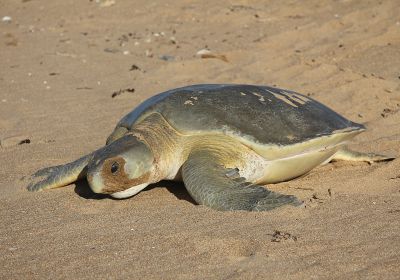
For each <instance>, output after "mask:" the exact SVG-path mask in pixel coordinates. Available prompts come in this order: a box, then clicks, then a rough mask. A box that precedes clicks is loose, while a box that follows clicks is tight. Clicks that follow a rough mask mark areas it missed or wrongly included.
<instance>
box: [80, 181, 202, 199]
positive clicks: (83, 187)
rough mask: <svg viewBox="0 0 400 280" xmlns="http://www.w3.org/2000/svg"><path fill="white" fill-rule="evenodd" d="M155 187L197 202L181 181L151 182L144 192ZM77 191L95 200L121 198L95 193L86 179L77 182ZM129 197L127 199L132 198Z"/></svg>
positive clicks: (82, 195)
mask: <svg viewBox="0 0 400 280" xmlns="http://www.w3.org/2000/svg"><path fill="white" fill-rule="evenodd" d="M155 188H166V189H167V190H168V191H169V192H170V193H172V194H173V195H174V196H175V197H176V198H177V199H179V200H186V201H188V202H190V203H192V204H197V203H196V202H195V201H194V200H193V198H192V197H191V196H190V195H189V193H188V192H187V190H186V188H185V185H184V184H183V183H180V182H172V181H161V182H158V183H156V184H151V185H150V186H148V187H147V188H146V189H144V190H143V191H142V192H148V191H151V190H152V189H155ZM74 191H75V193H76V194H77V195H79V196H80V197H82V198H85V199H94V200H102V199H112V200H121V199H119V198H113V197H111V196H110V195H107V194H100V193H94V192H93V191H92V190H91V189H90V187H89V184H88V182H87V181H86V180H79V181H77V182H76V183H75V189H74ZM130 198H131V197H128V198H126V199H130Z"/></svg>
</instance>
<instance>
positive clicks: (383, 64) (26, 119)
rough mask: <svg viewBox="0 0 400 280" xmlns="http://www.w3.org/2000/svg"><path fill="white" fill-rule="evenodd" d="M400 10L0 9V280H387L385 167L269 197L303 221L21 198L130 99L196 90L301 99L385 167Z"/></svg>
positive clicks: (394, 203)
mask: <svg viewBox="0 0 400 280" xmlns="http://www.w3.org/2000/svg"><path fill="white" fill-rule="evenodd" d="M398 4H399V3H398V1H397V0H388V1H384V0H383V1H345V0H343V1H318V0H313V1H298V2H297V1H291V0H290V1H289V0H284V1H245V0H243V1H234V3H230V2H229V1H208V0H207V1H168V2H167V1H150V2H149V1H144V0H138V1H128V0H126V1H122V0H115V1H110V0H108V1H71V0H65V1H50V0H43V1H34V0H32V1H29V0H23V1H2V2H1V3H0V16H1V17H4V16H9V17H11V21H9V20H8V19H7V18H5V19H3V21H1V22H0V36H1V40H0V61H1V67H0V140H1V144H2V147H1V148H0V166H1V168H0V192H1V194H0V220H1V226H0V278H1V279H95V278H96V279H124V278H125V279H398V277H399V273H400V233H399V226H400V159H396V160H394V161H392V162H388V163H376V164H372V165H369V164H367V163H350V162H337V163H330V164H328V165H326V166H323V167H319V168H317V169H315V170H313V171H312V172H311V173H309V174H308V175H306V176H304V177H301V178H298V179H296V180H292V181H289V182H284V183H280V184H276V185H270V186H269V187H270V188H271V189H273V190H276V191H280V192H283V193H291V194H294V195H296V196H298V197H299V198H301V199H302V200H304V201H305V203H306V208H290V207H288V208H281V209H276V210H274V211H270V212H262V213H251V212H240V211H239V212H217V211H213V210H211V209H209V208H206V207H203V206H198V205H195V204H194V203H193V201H192V200H191V198H190V197H189V195H188V194H187V192H186V191H185V189H184V186H183V185H181V184H177V183H171V182H161V183H159V184H157V185H156V186H153V187H150V188H148V189H147V190H146V191H143V192H141V193H140V194H138V195H137V196H135V197H133V198H131V199H126V200H112V199H110V198H108V197H104V196H99V195H94V194H93V193H91V192H90V191H89V190H88V184H87V182H86V181H81V182H79V183H77V184H74V185H71V186H68V187H65V188H60V189H56V190H50V191H45V192H40V193H30V192H28V191H27V190H26V189H25V187H26V185H27V184H28V182H29V179H28V178H29V175H30V174H32V173H33V172H35V171H36V170H38V169H40V168H43V167H46V166H50V165H56V164H62V163H66V162H68V161H71V160H74V159H76V158H78V157H79V156H81V155H84V154H86V153H89V152H91V151H93V150H95V149H97V148H99V147H101V146H102V145H104V143H105V139H106V138H107V136H108V134H109V133H111V131H112V130H113V128H114V126H115V124H116V122H117V121H118V120H119V119H120V118H121V117H122V116H123V115H124V114H126V113H128V112H129V111H130V110H132V108H134V107H135V106H137V105H138V104H139V103H140V102H141V101H143V100H145V99H147V98H148V97H150V96H152V95H154V94H156V93H158V92H161V91H164V90H167V89H170V88H175V87H179V86H184V85H189V84H195V83H249V84H266V85H275V86H278V87H282V88H287V89H292V90H295V91H298V92H301V93H304V94H307V95H309V96H311V97H312V98H315V99H317V100H319V101H321V102H323V103H325V104H327V105H328V106H330V107H331V108H333V109H334V110H336V111H337V112H339V113H341V114H343V115H344V116H345V117H347V118H349V119H351V120H353V121H355V122H360V123H363V124H365V125H366V126H367V127H368V130H367V131H366V132H365V133H363V134H361V135H360V136H358V137H357V138H356V139H354V141H352V142H351V144H350V146H351V148H353V149H357V150H360V151H367V152H372V151H374V152H379V153H383V154H388V155H393V156H399V153H400V149H399V140H400V112H399V110H400V86H399V84H400V72H399V65H400V16H399V15H400V6H399V5H398ZM204 48H208V49H209V50H210V51H211V52H212V53H213V54H216V55H217V58H200V57H199V56H196V53H197V52H198V51H199V50H202V49H204ZM113 94H114V95H115V96H114V97H112V95H113ZM26 142H29V143H26Z"/></svg>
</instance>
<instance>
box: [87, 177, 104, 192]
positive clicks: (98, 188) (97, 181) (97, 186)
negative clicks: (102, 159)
mask: <svg viewBox="0 0 400 280" xmlns="http://www.w3.org/2000/svg"><path fill="white" fill-rule="evenodd" d="M87 181H88V183H89V186H90V188H91V189H92V191H93V192H94V193H103V188H104V184H103V179H102V178H101V176H100V174H99V172H96V173H91V174H90V173H89V174H88V175H87Z"/></svg>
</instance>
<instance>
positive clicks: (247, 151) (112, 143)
mask: <svg viewBox="0 0 400 280" xmlns="http://www.w3.org/2000/svg"><path fill="white" fill-rule="evenodd" d="M364 130H365V127H364V126H363V125H361V124H357V123H354V122H352V121H349V120H347V119H346V118H344V117H342V116H340V115H339V114H337V113H335V112H334V111H332V110H331V109H329V108H328V107H326V106H324V105H322V104H321V103H319V102H317V101H315V100H313V99H311V98H310V97H307V96H304V95H301V94H299V93H296V92H293V91H289V90H282V89H278V88H274V87H268V86H255V85H224V84H202V85H193V86H187V87H182V88H177V89H173V90H169V91H166V92H163V93H160V94H158V95H155V96H153V97H151V98H150V99H148V100H146V101H144V102H143V103H142V104H141V105H139V106H138V107H137V108H136V109H134V110H133V111H132V112H130V113H129V114H127V115H126V116H125V117H123V118H122V119H121V121H120V122H119V123H118V124H117V126H116V128H115V130H114V132H113V133H112V134H111V135H110V136H109V137H108V139H107V142H106V145H105V146H104V147H102V148H100V149H98V150H96V151H95V152H92V153H90V154H88V155H86V156H84V157H82V158H80V159H78V160H76V161H74V162H71V163H67V164H65V165H59V166H54V167H49V168H44V169H41V170H39V171H37V172H36V173H35V174H33V177H34V178H41V180H40V181H37V180H36V182H35V181H34V182H32V183H31V184H30V185H29V186H28V189H29V190H30V191H40V190H44V189H51V188H56V187H62V186H66V185H68V184H71V183H73V182H75V181H76V180H78V179H80V178H83V177H85V176H86V178H87V180H88V182H89V185H90V188H91V189H92V190H93V192H95V193H103V194H110V195H111V196H112V197H115V198H126V197H130V196H133V195H135V194H137V193H138V192H140V191H141V190H143V189H144V188H145V187H147V186H148V185H149V184H152V183H156V182H159V181H161V180H183V182H184V184H185V187H186V189H187V191H188V192H189V194H190V195H191V197H192V198H193V199H194V200H195V201H196V202H197V203H198V204H201V205H206V206H209V207H211V208H214V209H217V210H248V211H264V210H270V209H273V208H276V207H278V206H282V205H286V204H289V205H294V206H296V205H301V204H302V202H301V201H300V200H298V199H297V198H296V197H294V196H292V195H284V194H280V193H277V192H274V191H270V190H268V189H266V188H265V187H262V186H260V185H263V184H267V183H276V182H281V181H286V180H289V179H292V178H295V177H298V176H300V175H303V174H305V173H307V172H309V171H310V170H311V169H313V168H314V167H316V166H318V165H321V164H324V163H327V162H329V161H331V160H354V161H368V162H373V161H381V160H389V159H391V158H388V157H386V156H381V155H377V154H364V153H359V152H354V151H351V150H349V149H347V148H345V146H344V145H345V144H346V142H347V141H348V140H350V139H352V138H353V137H354V136H356V135H357V134H359V133H361V132H362V131H364Z"/></svg>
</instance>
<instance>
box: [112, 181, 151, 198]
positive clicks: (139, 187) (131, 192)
mask: <svg viewBox="0 0 400 280" xmlns="http://www.w3.org/2000/svg"><path fill="white" fill-rule="evenodd" d="M148 185H149V184H147V183H145V184H141V185H137V186H134V187H130V188H129V189H126V190H123V191H119V192H115V193H110V195H111V196H112V197H113V198H118V199H122V198H128V197H131V196H134V195H135V194H137V193H139V192H140V191H141V190H143V189H144V188H145V187H147V186H148Z"/></svg>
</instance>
